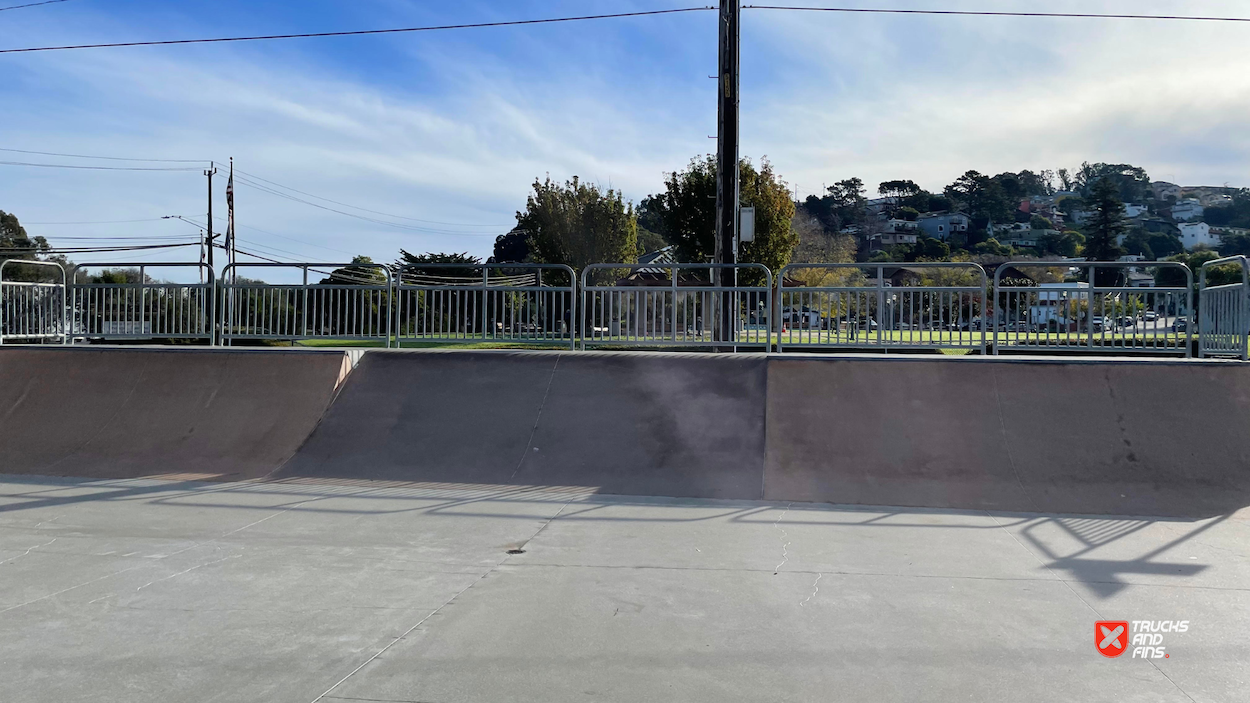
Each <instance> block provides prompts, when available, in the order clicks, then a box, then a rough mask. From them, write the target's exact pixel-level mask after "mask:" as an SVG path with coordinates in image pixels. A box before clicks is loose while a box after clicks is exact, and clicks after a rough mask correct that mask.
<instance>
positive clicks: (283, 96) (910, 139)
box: [0, 0, 1250, 261]
mask: <svg viewBox="0 0 1250 703" xmlns="http://www.w3.org/2000/svg"><path fill="white" fill-rule="evenodd" d="M6 4H20V3H19V2H17V0H12V1H11V2H4V1H3V0H0V5H6ZM694 4H698V3H696V2H690V3H686V2H682V1H681V0H676V1H674V0H581V1H578V2H572V1H560V0H548V1H546V2H535V1H526V0H506V1H505V0H476V1H475V0H460V1H457V2H435V1H432V0H350V1H349V0H304V1H301V2H290V1H280V0H250V1H247V2H244V1H242V0H219V1H216V2H212V3H208V2H189V1H188V2H169V1H168V0H165V1H158V0H69V1H68V2H64V3H58V4H53V5H48V6H44V7H38V8H30V9H25V10H16V11H10V12H0V46H3V47H5V48H10V47H20V46H33V45H43V44H64V43H85V42H102V41H126V40H146V39H166V38H184V37H202V36H226V35H236V34H264V33H291V32H314V31H334V30H342V29H361V28H377V27H391V26H416V25H430V24H452V23H470V22H488V21H497V20H510V19H527V18H536V17H553V16H561V15H580V14H596V13H608V12H624V11H632V10H649V9H661V8H669V7H677V6H685V5H694ZM791 4H799V5H811V6H818V5H834V4H847V5H852V6H860V7H872V6H876V7H912V8H940V9H1011V10H1038V9H1045V10H1052V11H1056V10H1057V11H1063V10H1070V11H1082V12H1092V11H1107V12H1134V13H1169V14H1224V15H1230V16H1250V6H1246V5H1245V3H1244V2H1243V1H1241V0H1084V1H1075V0H1052V2H1049V3H1045V4H1043V3H1040V2H1037V1H1036V0H993V1H991V0H978V1H974V0H940V1H939V0H906V1H905V0H891V1H889V2H886V0H878V1H877V2H872V1H870V0H856V1H854V2H852V0H846V2H845V3H837V2H832V1H829V2H825V1H821V0H795V2H793V3H791ZM715 32H716V17H715V13H711V12H707V13H692V14H688V15H672V16H664V17H645V18H635V19H623V20H608V21H596V22H586V23H577V24H563V25H545V26H538V27H517V28H496V29H480V30H467V31H455V32H443V33H422V34H404V35H388V36H375V37H359V38H338V39H309V40H294V41H283V42H264V43H249V44H222V45H207V46H183V47H152V48H131V49H107V50H91V51H70V52H53V53H37V54H24V55H2V56H0V106H2V107H0V147H3V148H8V149H26V150H33V151H48V152H66V153H77V154H93V155H103V156H127V157H140V158H152V159H156V158H164V159H202V160H208V159H215V160H218V161H225V160H226V159H227V158H229V157H231V156H233V157H234V158H235V160H236V164H237V165H238V167H239V168H240V169H241V170H242V171H245V172H247V173H249V174H253V175H254V176H259V177H261V178H265V179H268V180H270V181H273V182H276V183H280V184H283V185H285V186H289V187H291V188H296V189H299V190H302V191H306V192H308V193H312V194H315V195H319V196H323V197H326V198H331V199H334V200H338V201H342V202H344V203H349V204H352V205H355V206H359V207H362V208H367V209H370V210H375V211H379V212H384V213H388V214H389V215H397V216H402V217H405V218H410V219H404V220H399V219H396V218H394V217H389V216H381V215H369V214H368V213H366V212H363V211H360V210H353V212H357V213H359V214H364V215H366V216H369V217H374V218H375V219H382V220H388V221H392V222H397V223H400V224H402V225H405V226H406V227H407V228H400V227H393V226H388V225H384V224H379V223H374V222H366V221H362V220H359V219H354V218H349V217H344V216H342V215H339V214H335V213H331V212H327V211H324V210H318V209H316V208H312V207H309V206H307V205H304V204H301V203H297V202H293V201H291V200H287V199H283V198H279V197H276V196H274V195H272V194H269V193H265V192H262V191H259V190H256V189H253V188H248V187H244V186H240V187H239V189H238V196H237V201H238V213H239V223H240V235H241V237H242V239H243V240H244V241H245V242H247V243H248V245H249V246H253V247H254V248H256V249H257V250H261V251H265V252H266V253H268V254H269V255H271V256H275V257H277V258H286V259H298V260H310V261H311V260H317V261H327V260H330V261H333V260H339V259H343V258H346V257H348V256H350V255H351V254H365V255H369V256H372V257H374V258H375V259H377V260H392V259H394V257H395V255H396V253H397V252H398V250H399V249H400V248H401V247H402V248H404V249H408V250H409V251H451V250H455V251H469V252H472V253H475V254H480V255H487V254H489V252H490V248H491V245H492V243H493V240H494V236H495V235H496V234H499V233H502V232H504V231H506V230H507V229H508V227H509V225H510V223H511V222H513V215H514V213H515V211H516V210H517V209H519V208H521V207H523V206H524V202H525V196H526V193H527V191H528V189H529V185H530V183H532V181H533V180H534V178H536V177H541V176H543V175H545V174H547V173H550V174H551V176H552V177H553V178H557V179H561V180H563V179H566V178H569V177H571V176H573V175H578V176H581V177H582V178H583V179H588V180H592V181H596V182H598V183H601V184H603V185H604V186H611V187H615V188H619V189H621V190H623V191H624V193H625V195H626V197H627V198H630V199H632V200H634V201H637V200H639V199H641V198H642V197H644V196H646V195H647V194H648V193H651V192H654V191H656V190H658V189H659V188H660V186H661V182H662V178H663V174H664V172H665V171H671V170H673V169H676V168H680V167H682V166H683V165H684V164H685V163H686V162H687V161H688V160H689V159H690V158H691V157H693V156H695V155H698V154H701V153H705V152H708V151H711V150H712V149H713V147H714V143H715V142H714V141H713V140H711V139H709V138H708V137H709V135H714V134H715V130H716V113H715V81H713V80H711V79H709V78H708V76H710V75H712V74H714V73H715V70H716V55H715V46H716V45H715ZM1248 38H1250V25H1241V24H1226V25H1220V24H1201V23H1169V22H1124V21H1121V22H1107V21H1082V20H1059V19H1005V18H951V17H888V16H867V15H855V16H848V15H838V14H824V13H819V14H817V13H783V12H770V11H761V10H755V11H750V10H748V11H746V12H745V14H744V27H743V64H744V65H743V129H742V142H743V153H744V154H745V155H748V156H751V157H753V158H756V159H758V158H759V157H761V156H767V157H769V158H770V159H771V160H772V161H773V163H774V165H775V166H776V167H777V170H778V171H779V173H780V174H781V175H782V176H783V177H784V178H785V179H786V180H787V181H788V182H790V183H791V185H792V186H794V187H796V188H797V190H798V192H799V193H800V195H806V194H808V193H812V192H818V191H820V190H821V188H822V187H823V185H824V184H828V183H832V182H834V181H836V180H839V179H841V178H846V177H849V176H859V177H861V178H863V179H864V180H865V181H867V182H869V183H871V184H875V183H877V182H879V181H881V180H885V179H890V178H912V179H914V180H917V181H918V182H920V183H921V184H922V185H924V186H926V187H928V188H931V189H940V188H941V187H942V186H943V185H945V184H946V183H949V182H950V181H951V180H953V179H954V178H955V177H956V176H958V175H959V174H960V173H962V172H963V171H964V170H967V169H970V168H973V169H977V170H980V171H982V172H987V173H996V172H999V171H1003V170H1019V169H1023V168H1031V169H1043V168H1060V167H1065V166H1066V167H1070V168H1071V167H1075V166H1077V165H1079V164H1080V162H1081V161H1082V160H1090V161H1115V162H1130V163H1134V164H1138V165H1141V166H1143V167H1145V168H1146V169H1147V170H1148V171H1149V172H1150V173H1151V175H1152V176H1154V177H1155V178H1162V179H1166V180H1173V181H1178V182H1182V183H1185V184H1205V185H1219V184H1224V183H1230V184H1233V185H1250V129H1246V116H1247V115H1248V114H1250V71H1248V70H1246V65H1245V64H1246V57H1245V49H1244V47H1245V46H1246V44H1247V39H1248ZM0 161H30V162H39V163H67V164H91V163H95V164H101V165H108V163H107V162H90V161H82V160H76V159H61V158H55V157H44V156H32V155H22V154H14V153H6V152H0ZM119 163H120V162H119ZM114 165H118V164H114ZM121 165H124V164H121ZM151 165H154V166H160V165H161V164H151ZM171 166H176V165H171ZM223 186H224V184H219V186H218V187H217V193H216V195H217V198H216V205H215V208H216V213H215V214H221V213H223V212H224V209H225V203H224V197H223V194H222V193H223V191H224V187H223ZM204 191H205V183H204V178H203V176H201V175H199V174H198V173H197V172H194V171H191V172H110V171H70V170H61V169H39V168H30V167H18V166H0V209H4V210H9V211H13V212H16V213H17V214H18V216H19V217H20V218H21V219H22V220H23V221H24V222H29V223H56V222H84V221H89V222H97V221H107V220H149V219H152V218H159V217H160V216H162V215H170V214H179V215H184V216H187V217H190V218H196V219H199V220H203V218H204V211H205V192H204ZM299 197H304V196H299ZM322 204H325V205H328V206H329V207H333V208H335V209H342V208H340V207H339V206H335V205H329V204H327V203H324V202H322ZM218 226H219V227H220V226H221V224H220V223H218ZM28 229H29V230H31V232H32V233H34V234H42V235H44V236H47V237H48V238H49V239H50V240H52V241H53V242H54V243H64V244H69V243H70V240H65V239H62V240H60V241H58V237H61V238H65V237H101V238H103V237H122V236H127V237H129V236H143V237H149V236H151V237H159V236H177V235H184V234H189V235H190V236H192V237H194V236H195V232H194V230H193V229H192V228H191V227H190V226H188V225H186V224H184V223H179V222H176V221H168V220H156V221H147V222H127V223H122V222H116V223H112V224H93V225H64V224H31V225H30V226H29V227H28ZM72 241H74V242H80V241H82V240H72ZM154 241H158V240H154ZM159 241H164V240H159ZM142 256H144V257H146V258H147V259H148V260H153V261H154V260H159V259H161V258H168V257H173V256H177V257H179V258H189V257H190V258H193V257H194V256H195V254H194V251H193V250H190V249H188V250H183V251H182V252H181V253H179V254H177V255H175V254H167V253H162V252H146V253H144V254H143V255H142ZM75 258H76V259H78V260H82V261H89V260H92V259H93V258H95V259H96V260H99V259H101V258H103V257H102V256H96V257H93V256H85V255H84V256H77V257H75ZM110 258H114V259H116V258H117V255H112V256H111V257H110ZM128 258H129V257H128Z"/></svg>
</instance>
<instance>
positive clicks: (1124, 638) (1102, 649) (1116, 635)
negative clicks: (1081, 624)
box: [1094, 620, 1128, 658]
mask: <svg viewBox="0 0 1250 703" xmlns="http://www.w3.org/2000/svg"><path fill="white" fill-rule="evenodd" d="M1094 646H1096V647H1098V653H1099V654H1101V655H1103V656H1104V657H1111V658H1115V657H1118V656H1120V655H1121V654H1124V652H1125V650H1127V649H1128V622H1127V621H1124V620H1100V621H1098V622H1096V623H1094Z"/></svg>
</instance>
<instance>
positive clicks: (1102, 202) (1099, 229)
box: [1085, 178, 1129, 285]
mask: <svg viewBox="0 0 1250 703" xmlns="http://www.w3.org/2000/svg"><path fill="white" fill-rule="evenodd" d="M1119 193H1120V189H1119V187H1118V185H1117V184H1116V182H1115V181H1114V180H1112V179H1110V178H1104V179H1101V180H1099V181H1097V182H1096V183H1094V184H1093V186H1091V188H1090V201H1089V203H1090V205H1091V206H1092V207H1093V211H1094V216H1093V217H1092V218H1091V219H1090V221H1089V224H1088V225H1087V226H1086V231H1085V258H1086V259H1088V260H1089V261H1115V260H1116V259H1118V258H1119V257H1120V256H1121V255H1123V254H1124V250H1123V249H1122V248H1121V247H1120V245H1119V243H1118V242H1117V238H1118V237H1119V236H1120V235H1121V234H1124V233H1125V232H1127V231H1128V229H1129V225H1128V220H1127V219H1126V218H1125V216H1124V203H1123V201H1121V200H1120V196H1119ZM1100 285H1101V284H1100Z"/></svg>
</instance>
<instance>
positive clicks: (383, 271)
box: [218, 263, 392, 348]
mask: <svg viewBox="0 0 1250 703" xmlns="http://www.w3.org/2000/svg"><path fill="white" fill-rule="evenodd" d="M250 269H266V270H282V269H285V270H295V271H297V272H299V275H300V278H301V280H300V282H299V283H292V284H282V283H265V282H263V281H255V280H249V279H247V278H245V277H241V276H240V275H239V272H241V271H246V270H250ZM344 269H345V271H342V273H340V274H335V271H336V270H344ZM310 273H312V274H314V276H324V277H325V279H324V280H322V281H321V282H318V283H311V284H310V283H309V274H310ZM218 289H219V291H220V292H219V297H220V298H221V310H222V314H221V330H220V337H221V342H222V344H223V345H227V346H228V345H230V344H231V343H232V342H234V341H236V340H262V339H269V340H283V341H292V342H294V341H298V340H308V339H334V340H343V341H372V342H383V343H384V344H385V346H386V347H388V348H389V347H390V346H391V331H392V326H391V310H392V305H391V272H390V269H389V268H387V267H386V266H383V265H382V264H330V263H316V264H313V263H298V264H273V263H263V264H253V263H247V264H230V265H228V266H226V267H225V269H223V270H222V277H221V280H220V281H219V283H218Z"/></svg>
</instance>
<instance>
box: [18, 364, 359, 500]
mask: <svg viewBox="0 0 1250 703" xmlns="http://www.w3.org/2000/svg"><path fill="white" fill-rule="evenodd" d="M350 369H351V365H350V361H349V360H348V358H347V357H346V355H344V354H343V353H328V352H303V351H281V350H258V351H229V350H202V349H201V350H173V349H162V350H155V349H133V350H132V349H117V348H96V349H92V348H70V349H47V348H42V349H40V348H9V349H0V472H3V473H8V474H44V475H60V476H82V477H89V478H134V477H140V476H153V475H167V474H191V475H197V476H202V477H215V478H221V479H246V478H254V477H258V476H263V475H265V474H267V473H269V472H270V471H272V470H274V469H275V468H277V467H278V466H279V465H281V464H282V462H284V461H285V460H286V459H287V458H289V457H290V456H291V455H292V454H293V453H294V452H295V450H296V449H297V448H298V447H299V445H300V444H301V443H302V442H303V441H304V440H305V439H306V438H307V436H308V434H309V433H310V432H311V431H312V429H313V427H314V426H315V425H316V423H317V420H318V419H319V418H320V417H321V416H322V414H323V413H324V412H325V409H326V407H327V405H328V404H329V402H330V400H331V398H332V397H333V394H334V391H335V387H336V386H337V384H338V382H339V381H340V379H341V378H342V377H343V376H344V375H345V374H346V372H348V371H350Z"/></svg>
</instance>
